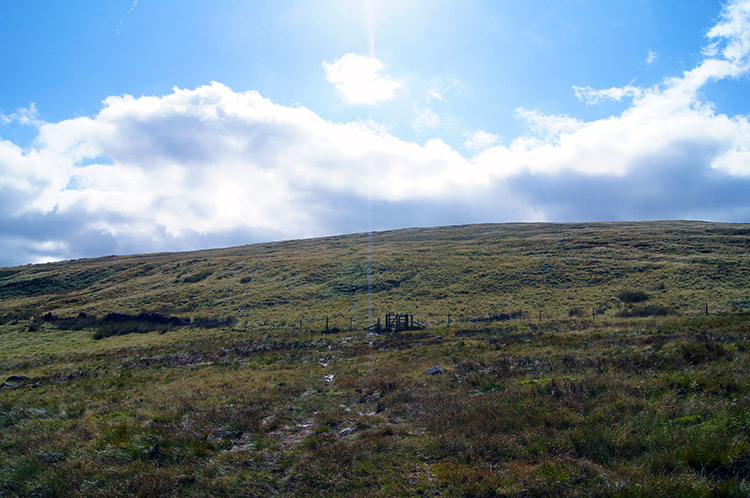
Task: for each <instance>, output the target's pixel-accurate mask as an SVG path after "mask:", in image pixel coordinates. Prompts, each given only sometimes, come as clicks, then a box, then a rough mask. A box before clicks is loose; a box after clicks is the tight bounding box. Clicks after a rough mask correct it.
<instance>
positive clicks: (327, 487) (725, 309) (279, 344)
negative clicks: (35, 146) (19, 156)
mask: <svg viewBox="0 0 750 498" xmlns="http://www.w3.org/2000/svg"><path fill="white" fill-rule="evenodd" d="M749 290H750V225H747V224H743V225H738V224H717V223H702V222H643V223H591V224H502V225H470V226H456V227H441V228H429V229H408V230H396V231H390V232H382V233H373V234H369V235H368V234H357V235H345V236H337V237H328V238H322V239H310V240H300V241H288V242H278V243H269V244H257V245H249V246H242V247H235V248H228V249H216V250H208V251H197V252H189V253H175V254H152V255H138V256H116V257H105V258H98V259H88V260H78V261H68V262H60V263H50V264H43V265H28V266H22V267H14V268H3V269H0V461H2V462H3V464H2V465H0V496H5V495H7V496H112V497H114V496H305V497H308V496H361V497H365V496H438V495H440V496H467V497H469V496H471V497H492V496H506V497H522V496H623V497H624V496H748V495H750V484H748V482H750V396H749V394H750V375H749V374H750V341H749V340H748V337H750V335H748V334H749V333H750V313H748V311H749V310H750V291H749ZM707 311H708V313H707ZM386 313H409V314H413V315H414V319H415V320H416V321H418V322H420V323H421V324H424V325H425V326H426V328H424V329H421V330H414V331H406V332H398V333H388V332H383V333H377V334H375V333H371V332H368V330H367V329H366V327H367V326H368V325H370V324H372V323H376V320H377V319H378V318H381V319H382V318H383V317H384V315H385V314H386ZM326 318H327V319H328V323H329V329H328V330H326V329H325V327H326ZM435 367H439V368H435ZM3 380H4V382H3Z"/></svg>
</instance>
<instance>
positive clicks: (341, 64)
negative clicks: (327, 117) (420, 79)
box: [323, 53, 401, 105]
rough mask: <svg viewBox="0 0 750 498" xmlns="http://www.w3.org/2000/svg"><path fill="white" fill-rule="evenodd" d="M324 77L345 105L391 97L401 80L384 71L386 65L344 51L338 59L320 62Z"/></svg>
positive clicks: (374, 101) (373, 58)
mask: <svg viewBox="0 0 750 498" xmlns="http://www.w3.org/2000/svg"><path fill="white" fill-rule="evenodd" d="M323 69H324V70H325V77H326V80H328V81H329V82H330V83H332V84H333V85H334V87H335V88H336V92H337V93H338V94H339V95H340V96H341V98H342V99H343V100H344V102H346V103H347V104H351V105H374V104H379V103H381V102H386V101H388V100H391V99H392V98H393V96H394V95H395V93H396V90H397V89H398V88H399V87H400V86H401V82H399V81H397V80H395V79H393V78H392V77H390V76H388V75H387V74H383V69H385V65H384V64H383V62H382V61H380V60H379V59H376V58H375V57H368V56H366V55H357V54H353V53H348V54H345V55H344V56H343V57H341V58H340V59H336V60H335V61H333V62H332V63H331V62H328V61H323Z"/></svg>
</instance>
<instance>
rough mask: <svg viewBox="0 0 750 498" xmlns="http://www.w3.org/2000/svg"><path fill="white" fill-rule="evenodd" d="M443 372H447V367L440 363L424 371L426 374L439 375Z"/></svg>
mask: <svg viewBox="0 0 750 498" xmlns="http://www.w3.org/2000/svg"><path fill="white" fill-rule="evenodd" d="M442 373H445V369H444V368H443V367H441V366H438V365H435V366H434V367H432V368H428V369H427V370H425V371H424V374H425V375H438V374H442Z"/></svg>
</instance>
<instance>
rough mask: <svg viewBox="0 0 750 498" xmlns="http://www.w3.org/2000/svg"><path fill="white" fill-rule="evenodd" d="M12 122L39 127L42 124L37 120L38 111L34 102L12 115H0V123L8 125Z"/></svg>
mask: <svg viewBox="0 0 750 498" xmlns="http://www.w3.org/2000/svg"><path fill="white" fill-rule="evenodd" d="M14 122H16V123H20V124H22V125H31V126H40V125H42V124H44V122H43V121H41V120H40V119H39V111H38V110H37V108H36V104H34V102H32V103H31V104H29V107H22V108H21V109H18V110H17V111H16V112H14V113H13V114H9V115H5V114H0V123H3V124H9V123H14Z"/></svg>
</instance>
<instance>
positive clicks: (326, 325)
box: [326, 317, 328, 332]
mask: <svg viewBox="0 0 750 498" xmlns="http://www.w3.org/2000/svg"><path fill="white" fill-rule="evenodd" d="M326 332H328V317H326Z"/></svg>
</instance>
